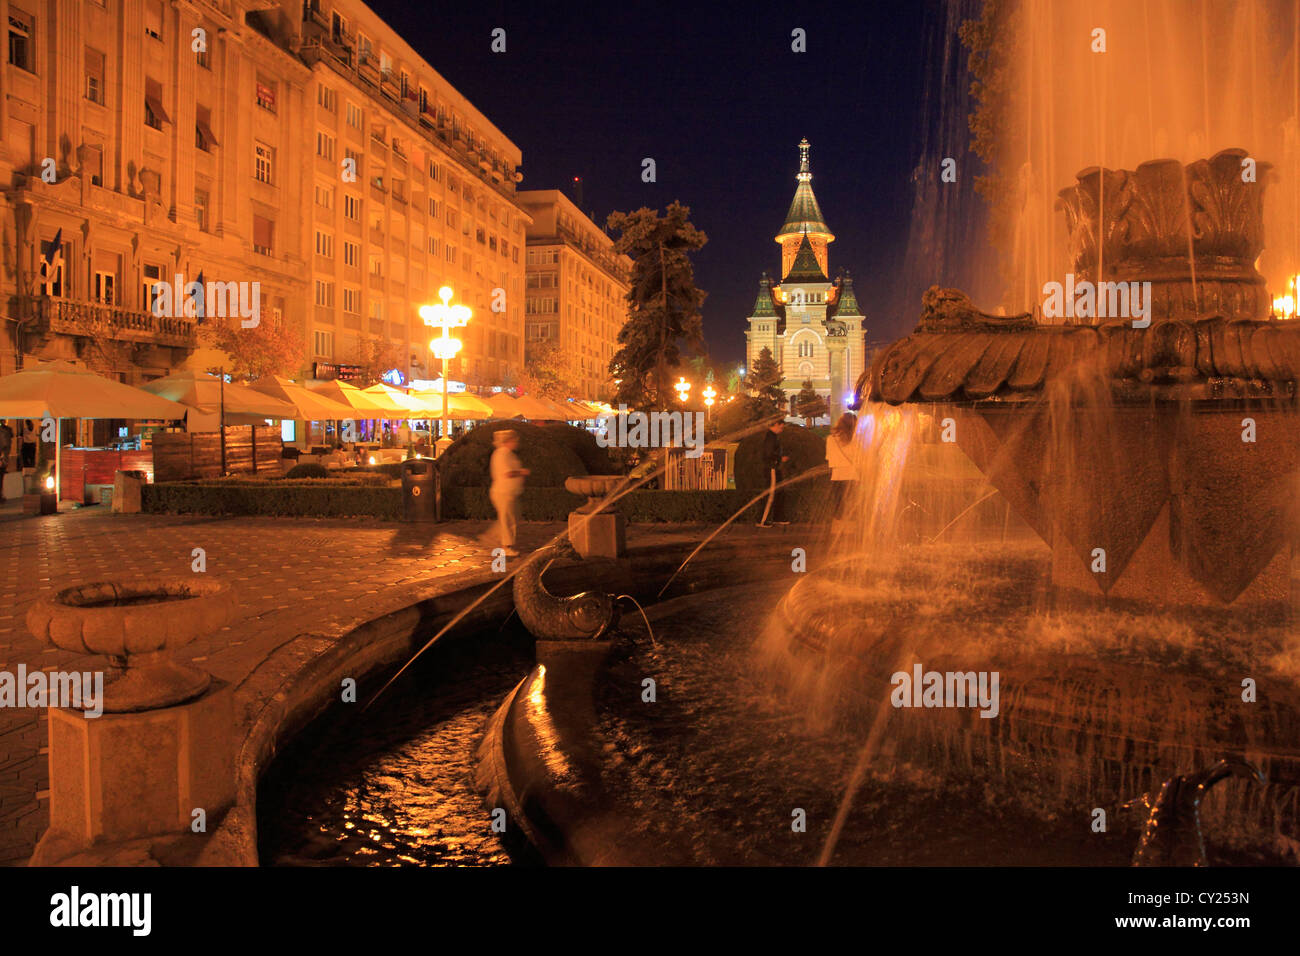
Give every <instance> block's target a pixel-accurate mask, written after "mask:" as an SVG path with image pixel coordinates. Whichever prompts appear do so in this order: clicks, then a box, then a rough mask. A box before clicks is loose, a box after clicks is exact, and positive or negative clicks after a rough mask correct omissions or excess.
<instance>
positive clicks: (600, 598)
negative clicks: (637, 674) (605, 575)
mask: <svg viewBox="0 0 1300 956" xmlns="http://www.w3.org/2000/svg"><path fill="white" fill-rule="evenodd" d="M559 557H578V552H577V551H575V550H574V548H573V545H572V544H570V542H569V540H568V539H567V538H561V539H560V540H559V541H557V542H555V543H554V544H550V545H547V546H546V547H543V548H538V549H537V550H536V551H534V552H533V553H532V554H531V555H529V556H528V559H527V560H526V561H525V562H524V563H523V564H522V565H521V566H520V568H519V570H518V571H517V572H516V573H515V579H514V598H515V610H516V611H518V612H519V620H521V621H523V624H524V627H526V628H528V630H529V632H530V633H531V634H532V635H533V636H534V637H537V638H541V639H542V640H548V641H582V640H593V641H594V640H596V639H598V638H600V637H601V636H602V635H604V634H605V632H606V631H608V630H609V629H610V628H612V627H614V625H615V624H617V623H618V605H617V603H616V599H615V598H614V596H613V595H612V594H606V593H605V592H604V591H583V592H582V593H581V594H574V595H572V596H571V597H556V596H555V595H554V594H552V593H551V592H550V591H548V590H547V589H546V585H545V584H544V583H543V582H542V575H543V574H545V573H546V569H547V568H549V567H550V566H551V562H552V561H554V560H555V559H556V558H559Z"/></svg>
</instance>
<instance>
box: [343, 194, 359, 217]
mask: <svg viewBox="0 0 1300 956" xmlns="http://www.w3.org/2000/svg"><path fill="white" fill-rule="evenodd" d="M343 215H344V216H346V217H347V218H348V219H351V220H352V221H353V222H360V221H361V197H360V196H344V197H343Z"/></svg>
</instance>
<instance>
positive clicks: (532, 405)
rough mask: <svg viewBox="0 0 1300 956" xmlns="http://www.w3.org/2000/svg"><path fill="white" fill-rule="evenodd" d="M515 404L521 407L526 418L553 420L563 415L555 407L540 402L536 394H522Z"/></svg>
mask: <svg viewBox="0 0 1300 956" xmlns="http://www.w3.org/2000/svg"><path fill="white" fill-rule="evenodd" d="M515 405H516V407H517V408H518V409H519V414H520V415H522V416H523V417H524V418H529V419H539V420H548V419H549V420H552V421H553V420H555V419H556V418H560V417H562V416H560V415H558V414H557V413H556V411H555V409H553V408H549V407H547V406H546V405H544V404H543V403H542V402H540V401H539V400H538V399H537V397H536V396H535V395H520V396H519V397H518V398H516V399H515Z"/></svg>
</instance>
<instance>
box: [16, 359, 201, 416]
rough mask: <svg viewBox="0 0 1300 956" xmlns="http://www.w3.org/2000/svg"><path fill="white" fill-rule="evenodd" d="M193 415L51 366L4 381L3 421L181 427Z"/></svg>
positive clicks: (86, 374)
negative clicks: (156, 422)
mask: <svg viewBox="0 0 1300 956" xmlns="http://www.w3.org/2000/svg"><path fill="white" fill-rule="evenodd" d="M188 411H189V409H188V408H186V407H185V406H184V405H180V404H177V403H176V402H173V401H171V400H169V399H167V398H163V397H162V396H160V395H155V394H153V393H151V392H146V391H144V390H143V389H139V388H135V387H134V386H132V385H124V384H122V383H121V382H115V381H113V380H112V379H108V378H104V377H103V376H102V375H96V374H94V373H93V372H90V371H87V370H86V369H81V368H78V367H77V366H75V365H71V364H69V363H67V362H49V363H47V364H45V365H38V366H36V367H35V368H31V369H27V370H25V371H22V372H15V373H14V374H12V375H5V376H3V377H0V418H56V419H57V418H123V419H161V420H165V421H176V420H179V419H182V418H184V417H185V414H186V412H188Z"/></svg>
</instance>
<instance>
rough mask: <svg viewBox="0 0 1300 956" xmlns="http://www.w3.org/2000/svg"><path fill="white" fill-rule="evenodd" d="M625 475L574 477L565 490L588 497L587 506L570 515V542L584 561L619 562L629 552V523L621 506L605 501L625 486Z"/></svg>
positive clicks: (585, 504)
mask: <svg viewBox="0 0 1300 956" xmlns="http://www.w3.org/2000/svg"><path fill="white" fill-rule="evenodd" d="M626 482H627V478H626V477H624V476H623V475H574V476H571V477H569V478H566V479H564V487H565V490H567V491H570V492H572V493H573V494H575V495H584V496H586V499H587V501H586V503H584V504H583V505H581V506H579V507H578V508H577V509H575V510H574V511H571V512H569V540H570V541H571V542H572V543H573V546H574V548H576V549H577V551H578V553H579V554H580V555H582V556H583V557H584V558H592V557H600V558H619V557H622V556H623V554H624V553H625V552H626V551H627V519H626V518H625V517H624V516H623V514H622V513H621V512H620V511H618V509H617V507H616V505H617V502H607V501H606V500H605V499H606V498H608V497H609V495H610V494H611V493H612V492H614V491H615V490H616V489H617V488H619V487H620V486H622V485H624V484H625V483H626Z"/></svg>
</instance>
